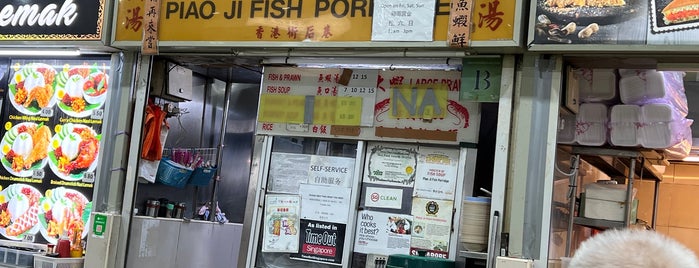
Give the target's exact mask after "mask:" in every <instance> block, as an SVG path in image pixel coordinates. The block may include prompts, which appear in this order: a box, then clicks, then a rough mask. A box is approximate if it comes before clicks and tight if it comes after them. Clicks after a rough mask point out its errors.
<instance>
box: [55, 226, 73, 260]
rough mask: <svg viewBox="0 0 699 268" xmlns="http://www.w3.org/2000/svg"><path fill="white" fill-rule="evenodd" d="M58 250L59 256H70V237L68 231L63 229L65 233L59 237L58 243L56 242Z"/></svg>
mask: <svg viewBox="0 0 699 268" xmlns="http://www.w3.org/2000/svg"><path fill="white" fill-rule="evenodd" d="M56 252H58V257H59V258H68V257H70V239H68V233H67V231H63V235H61V238H59V239H58V243H56Z"/></svg>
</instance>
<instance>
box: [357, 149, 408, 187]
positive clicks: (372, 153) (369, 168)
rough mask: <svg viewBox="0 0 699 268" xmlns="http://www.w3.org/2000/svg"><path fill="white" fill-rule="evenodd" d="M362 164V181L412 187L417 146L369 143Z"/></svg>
mask: <svg viewBox="0 0 699 268" xmlns="http://www.w3.org/2000/svg"><path fill="white" fill-rule="evenodd" d="M364 166H365V170H364V182H368V183H375V184H383V185H392V186H401V187H413V184H414V183H415V168H416V166H417V146H416V145H401V144H393V143H370V144H369V147H368V150H367V157H366V164H365V165H364Z"/></svg>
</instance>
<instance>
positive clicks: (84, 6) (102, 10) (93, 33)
mask: <svg viewBox="0 0 699 268" xmlns="http://www.w3.org/2000/svg"><path fill="white" fill-rule="evenodd" d="M106 2H107V0H80V1H78V0H31V1H25V0H10V1H5V2H4V3H3V4H2V5H0V41H3V42H4V41H103V37H105V35H104V32H105V29H104V25H105V21H108V18H107V17H106V14H108V12H107V5H106Z"/></svg>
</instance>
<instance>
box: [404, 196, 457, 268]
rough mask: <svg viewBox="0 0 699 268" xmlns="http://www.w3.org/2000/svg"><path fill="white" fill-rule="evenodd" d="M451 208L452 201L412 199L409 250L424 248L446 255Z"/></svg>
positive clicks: (452, 205) (452, 207)
mask: <svg viewBox="0 0 699 268" xmlns="http://www.w3.org/2000/svg"><path fill="white" fill-rule="evenodd" d="M453 209H454V202H453V201H444V200H436V199H425V198H414V199H413V209H412V213H411V214H413V225H412V228H413V229H412V237H411V239H410V248H411V252H412V251H413V250H415V249H420V250H423V249H424V250H430V251H434V252H441V253H442V255H444V256H448V255H446V253H447V252H449V239H450V234H451V220H452V213H453Z"/></svg>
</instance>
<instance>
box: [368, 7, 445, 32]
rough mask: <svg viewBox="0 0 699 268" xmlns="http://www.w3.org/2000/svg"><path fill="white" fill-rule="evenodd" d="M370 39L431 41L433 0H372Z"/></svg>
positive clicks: (433, 11)
mask: <svg viewBox="0 0 699 268" xmlns="http://www.w3.org/2000/svg"><path fill="white" fill-rule="evenodd" d="M374 3H375V4H374V19H373V24H372V33H371V40H372V41H432V32H433V31H434V17H435V0H431V1H427V0H407V1H406V0H376V1H374Z"/></svg>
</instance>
